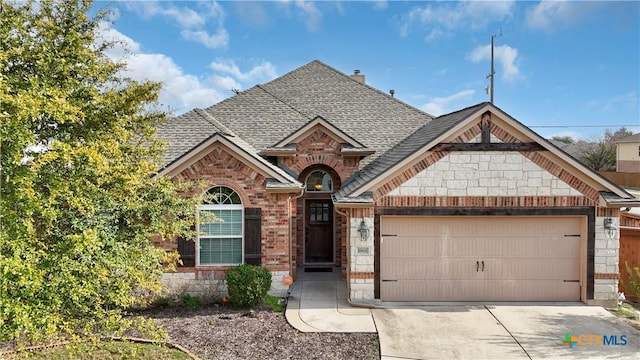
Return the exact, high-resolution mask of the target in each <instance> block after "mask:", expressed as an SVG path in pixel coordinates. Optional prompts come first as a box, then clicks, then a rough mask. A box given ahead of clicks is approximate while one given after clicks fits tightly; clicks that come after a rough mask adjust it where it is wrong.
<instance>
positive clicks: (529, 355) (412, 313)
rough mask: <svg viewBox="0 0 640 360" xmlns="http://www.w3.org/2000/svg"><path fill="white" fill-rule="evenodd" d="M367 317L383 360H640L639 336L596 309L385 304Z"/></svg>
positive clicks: (543, 306) (549, 306) (524, 305)
mask: <svg viewBox="0 0 640 360" xmlns="http://www.w3.org/2000/svg"><path fill="white" fill-rule="evenodd" d="M371 312H372V314H373V318H374V321H375V325H376V328H377V330H378V334H379V337H380V351H381V355H382V359H386V360H392V359H393V360H400V359H412V360H413V359H557V358H562V359H640V331H638V330H636V329H634V328H633V327H631V326H630V325H628V324H626V323H625V322H624V321H622V320H621V319H618V318H616V317H615V316H613V315H611V314H610V313H609V312H607V311H606V310H604V309H603V308H601V307H595V306H585V305H582V304H575V305H539V304H535V305H531V304H518V305H443V306H435V305H434V306H402V305H398V306H394V305H391V304H385V308H382V309H381V308H377V309H372V310H371ZM567 333H569V334H570V336H571V337H573V340H574V347H573V348H570V347H569V345H567V344H566V343H563V340H565V336H566V334H567ZM603 336H606V338H605V339H604V343H603V342H602V340H603ZM614 336H615V337H614ZM625 342H626V344H624V343H625ZM614 343H617V344H618V345H614ZM623 344H624V345H623Z"/></svg>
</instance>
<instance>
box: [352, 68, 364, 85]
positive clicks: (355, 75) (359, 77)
mask: <svg viewBox="0 0 640 360" xmlns="http://www.w3.org/2000/svg"><path fill="white" fill-rule="evenodd" d="M351 78H352V79H353V80H355V81H357V82H359V83H361V84H364V83H365V80H364V74H360V70H353V75H351Z"/></svg>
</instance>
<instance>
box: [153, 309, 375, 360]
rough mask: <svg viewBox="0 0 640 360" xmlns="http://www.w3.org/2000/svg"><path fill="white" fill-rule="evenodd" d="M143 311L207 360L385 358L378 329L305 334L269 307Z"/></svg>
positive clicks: (177, 340)
mask: <svg viewBox="0 0 640 360" xmlns="http://www.w3.org/2000/svg"><path fill="white" fill-rule="evenodd" d="M143 315H144V316H148V317H150V318H154V319H156V320H157V321H158V322H159V323H160V324H162V325H163V326H164V328H165V329H166V330H167V333H168V335H169V339H168V340H169V341H170V342H172V343H176V344H180V345H181V346H183V347H184V348H186V349H188V350H190V351H192V352H193V353H194V354H196V355H197V356H199V357H201V358H203V359H265V360H266V359H305V360H311V359H379V358H380V347H379V345H378V335H377V334H372V333H356V334H346V333H302V332H300V331H298V330H296V329H294V328H293V327H291V325H289V323H288V322H287V320H286V319H285V317H284V315H283V314H282V313H279V312H274V311H273V310H271V309H269V308H266V307H259V308H258V309H256V310H253V311H249V310H244V309H237V308H232V307H228V306H219V305H210V306H203V307H199V308H196V309H191V308H188V307H166V308H156V309H152V310H146V311H144V312H143Z"/></svg>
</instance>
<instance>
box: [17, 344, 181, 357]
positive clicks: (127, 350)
mask: <svg viewBox="0 0 640 360" xmlns="http://www.w3.org/2000/svg"><path fill="white" fill-rule="evenodd" d="M6 359H8V360H14V359H15V360H17V359H21V360H24V359H31V360H39V359H42V360H68V359H78V360H92V359H104V360H107V359H113V360H116V359H166V360H171V359H175V360H179V359H191V357H190V356H189V355H188V354H185V353H184V352H182V351H180V350H177V349H170V348H168V347H166V346H162V345H157V344H147V343H135V342H129V341H103V342H98V343H95V344H94V343H77V344H72V345H70V346H61V347H56V348H46V349H42V350H39V351H32V352H19V353H16V354H13V355H9V356H7V357H6Z"/></svg>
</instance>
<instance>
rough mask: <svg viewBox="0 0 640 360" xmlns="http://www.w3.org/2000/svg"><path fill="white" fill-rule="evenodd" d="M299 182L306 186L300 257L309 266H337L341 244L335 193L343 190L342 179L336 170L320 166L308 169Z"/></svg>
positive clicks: (302, 203) (302, 202) (302, 201)
mask: <svg viewBox="0 0 640 360" xmlns="http://www.w3.org/2000/svg"><path fill="white" fill-rule="evenodd" d="M299 180H300V181H301V182H303V183H304V184H305V195H304V196H303V197H302V198H301V199H300V203H299V205H300V210H302V212H303V215H304V216H302V224H300V225H301V228H302V230H303V231H302V239H301V240H302V243H301V244H300V243H299V250H301V251H299V252H298V254H299V256H301V258H302V264H303V265H306V266H314V265H329V264H331V265H333V264H335V263H336V261H337V260H338V259H337V256H336V249H337V248H338V244H337V243H336V218H335V212H334V209H333V202H332V201H331V194H333V193H334V192H335V191H337V190H338V189H339V188H340V178H339V176H338V174H337V173H336V172H335V171H334V170H333V169H331V168H329V167H327V166H323V165H317V166H311V167H309V168H307V169H305V170H304V171H303V172H302V173H301V174H300V178H299Z"/></svg>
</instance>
